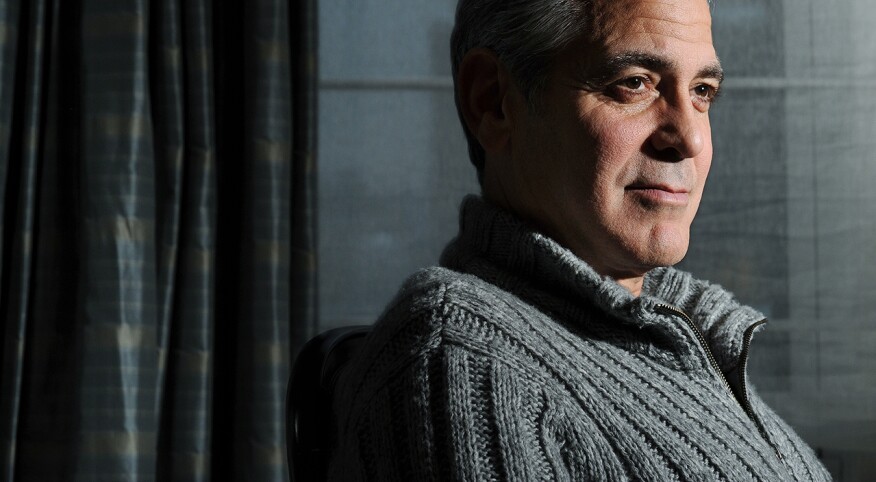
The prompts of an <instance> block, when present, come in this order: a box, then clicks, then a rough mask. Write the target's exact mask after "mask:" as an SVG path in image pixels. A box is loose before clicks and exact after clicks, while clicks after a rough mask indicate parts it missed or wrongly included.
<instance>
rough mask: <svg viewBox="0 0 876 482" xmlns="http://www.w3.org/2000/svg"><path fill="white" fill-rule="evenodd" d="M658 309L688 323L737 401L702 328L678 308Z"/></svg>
mask: <svg viewBox="0 0 876 482" xmlns="http://www.w3.org/2000/svg"><path fill="white" fill-rule="evenodd" d="M656 309H657V310H658V311H661V312H663V314H665V315H678V316H680V317H681V318H682V319H683V320H684V321H685V323H687V326H688V327H689V328H690V329H691V331H693V333H694V335H696V337H697V341H699V343H700V346H701V347H702V348H703V351H704V352H705V353H706V358H708V359H709V364H710V365H712V368H713V369H714V370H715V373H717V374H718V378H720V379H721V383H723V384H724V387H726V388H727V391H728V392H730V395H732V396H733V399H734V400H736V394H734V393H733V389H732V388H730V382H728V381H727V377H726V376H724V372H722V371H721V367H720V366H719V365H718V360H715V355H713V354H712V349H711V348H709V344H708V343H706V337H705V336H703V332H702V330H700V327H699V326H697V324H696V323H694V321H693V320H692V319H690V316H687V313H685V312H683V311H681V310H679V309H678V308H676V307H674V306H672V305H667V304H665V303H661V304H659V305H657V308H656ZM749 342H750V340H749ZM744 353H745V354H746V355H747V354H748V352H747V350H745V352H744ZM746 398H747V397H746ZM737 402H738V400H737ZM742 408H743V410H745V411H746V413H748V409H747V408H746V407H745V406H743V407H742ZM750 415H751V414H750V413H749V416H750Z"/></svg>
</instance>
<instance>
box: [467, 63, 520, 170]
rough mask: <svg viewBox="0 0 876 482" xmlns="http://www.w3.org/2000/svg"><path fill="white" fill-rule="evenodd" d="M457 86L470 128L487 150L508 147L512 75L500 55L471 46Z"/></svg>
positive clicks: (491, 152) (489, 151) (495, 150)
mask: <svg viewBox="0 0 876 482" xmlns="http://www.w3.org/2000/svg"><path fill="white" fill-rule="evenodd" d="M456 88H457V92H456V95H458V96H459V109H460V112H461V114H462V117H463V120H464V121H465V124H466V127H468V130H469V132H471V133H472V135H473V136H474V137H475V138H476V139H477V140H478V142H480V144H481V147H483V148H484V151H486V152H487V153H489V154H497V153H499V152H501V151H502V150H504V149H505V148H506V147H507V146H508V142H509V140H510V137H511V120H512V119H511V116H510V115H509V114H510V112H509V111H508V110H509V108H510V106H511V103H510V102H508V98H507V97H508V95H509V93H510V89H511V76H510V75H509V73H508V71H507V70H506V69H505V67H504V66H503V65H502V62H501V61H500V60H499V58H498V56H496V54H495V53H494V52H493V51H492V50H489V49H485V48H476V49H472V50H470V51H469V52H468V53H467V54H466V55H465V58H463V59H462V62H460V64H459V70H458V72H457V78H456Z"/></svg>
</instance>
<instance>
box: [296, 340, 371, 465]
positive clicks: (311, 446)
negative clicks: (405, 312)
mask: <svg viewBox="0 0 876 482" xmlns="http://www.w3.org/2000/svg"><path fill="white" fill-rule="evenodd" d="M370 331H371V327H370V326H347V327H343V328H335V329H333V330H329V331H326V332H325V333H322V334H320V335H317V336H316V337H314V338H313V339H311V340H310V341H308V342H307V343H306V344H305V345H304V347H303V348H301V351H300V352H299V353H298V357H297V358H296V359H295V365H294V366H293V368H292V375H291V376H290V377H289V385H288V386H287V388H286V456H287V458H288V462H289V473H290V475H291V476H292V480H293V481H296V482H307V481H315V480H325V479H326V476H327V475H328V463H329V460H330V458H331V455H332V446H333V442H334V441H333V437H334V435H335V427H334V423H335V421H334V413H333V411H332V408H333V404H332V400H333V393H334V388H335V383H336V382H337V376H338V374H339V373H340V369H341V368H342V367H343V366H344V365H346V364H347V362H349V361H350V358H352V356H353V354H354V353H355V352H356V350H357V349H358V348H359V347H360V346H361V344H362V341H363V340H364V339H365V335H367V334H368V333H369V332H370Z"/></svg>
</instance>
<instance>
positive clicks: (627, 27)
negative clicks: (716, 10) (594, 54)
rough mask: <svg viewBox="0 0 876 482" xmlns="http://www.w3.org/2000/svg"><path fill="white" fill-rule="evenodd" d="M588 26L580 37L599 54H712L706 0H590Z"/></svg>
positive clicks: (710, 26) (710, 30)
mask: <svg viewBox="0 0 876 482" xmlns="http://www.w3.org/2000/svg"><path fill="white" fill-rule="evenodd" d="M588 27H589V28H588V29H587V33H586V34H585V35H584V38H583V39H581V40H582V41H584V43H585V44H587V45H588V47H589V49H591V50H596V51H599V52H600V53H603V54H609V55H611V54H617V53H622V52H624V51H631V50H635V51H639V52H651V53H655V54H661V53H667V54H673V56H676V57H678V56H681V57H702V56H705V57H709V56H710V57H712V58H714V57H715V52H714V47H713V46H712V17H711V12H710V11H709V4H708V1H707V0H593V4H592V10H591V22H590V25H589V26H588ZM700 60H702V59H700Z"/></svg>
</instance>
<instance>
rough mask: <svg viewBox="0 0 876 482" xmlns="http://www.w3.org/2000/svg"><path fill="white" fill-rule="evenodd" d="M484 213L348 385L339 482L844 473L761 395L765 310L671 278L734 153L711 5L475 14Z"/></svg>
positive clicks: (459, 63)
mask: <svg viewBox="0 0 876 482" xmlns="http://www.w3.org/2000/svg"><path fill="white" fill-rule="evenodd" d="M456 21H457V23H456V27H455V30H454V34H453V39H452V42H451V43H452V46H451V47H452V50H453V66H454V81H455V86H456V95H457V106H458V109H459V113H460V117H461V119H462V121H463V124H464V128H465V131H466V135H467V136H468V139H469V143H470V153H471V157H472V161H473V162H474V163H475V165H476V166H477V168H478V175H479V178H480V179H481V183H482V187H483V198H478V197H470V198H468V199H466V200H465V202H464V203H463V206H462V212H461V221H460V233H459V236H458V237H457V238H456V239H455V240H454V241H453V242H452V243H451V244H450V245H449V246H448V247H447V249H446V250H445V252H444V253H443V255H442V257H441V265H442V267H440V268H431V269H428V270H424V271H422V272H420V273H418V274H416V275H415V276H413V277H412V278H411V279H409V280H408V282H407V283H406V284H405V286H404V287H403V288H402V290H401V292H400V293H399V295H398V296H397V297H396V299H395V300H394V301H393V302H392V303H391V304H390V306H389V307H388V308H387V310H386V312H385V313H384V315H383V316H382V318H381V320H380V321H379V322H378V323H377V324H376V325H375V327H374V330H373V332H372V333H371V336H370V338H369V340H368V343H367V345H366V347H365V348H364V349H363V350H362V352H361V353H360V356H358V357H357V358H356V361H355V363H354V366H353V367H352V368H351V369H350V371H348V372H347V373H346V374H345V376H344V378H343V382H344V383H343V385H344V387H345V388H344V390H345V391H344V393H343V395H342V397H341V400H340V401H339V403H338V410H339V413H340V414H341V417H340V420H339V445H340V446H339V450H338V454H337V456H336V457H335V459H334V464H333V467H332V476H333V477H334V478H336V479H339V480H347V479H356V480H358V479H367V480H527V481H528V480H576V481H578V480H610V481H614V480H654V481H664V480H703V481H706V480H708V481H712V480H763V481H775V480H828V479H829V478H830V477H829V475H828V473H827V472H826V471H825V469H824V467H823V466H822V465H821V463H819V461H818V459H817V458H816V456H815V454H814V453H813V452H812V451H811V450H810V448H809V447H807V446H806V444H805V443H804V442H803V441H801V440H800V438H799V437H798V436H797V435H796V434H795V433H794V431H793V430H792V429H791V428H790V427H789V426H788V425H786V424H785V423H784V422H783V421H782V420H781V419H780V418H779V417H778V416H777V415H776V414H775V413H774V412H773V411H772V410H771V409H770V408H768V407H767V406H766V405H765V404H764V402H763V401H762V400H761V399H760V398H759V397H758V396H757V394H756V393H754V391H753V390H752V388H751V386H750V385H749V384H748V382H747V379H746V360H747V354H748V350H749V343H750V341H751V338H752V335H753V333H754V331H755V330H756V329H757V328H758V327H760V326H761V325H762V324H763V322H764V320H763V316H762V315H760V314H759V313H757V312H756V311H755V310H753V309H752V308H749V307H746V306H743V305H741V304H739V303H738V302H737V301H735V300H734V299H733V297H732V296H731V295H730V294H729V293H727V292H726V291H724V290H723V289H722V288H720V287H719V286H715V285H711V284H709V283H706V282H703V281H698V280H696V279H693V278H692V277H691V276H690V275H688V274H687V273H683V272H680V271H677V270H674V269H672V268H670V267H669V266H671V265H673V264H675V263H677V262H678V261H680V260H681V259H682V258H683V257H684V255H685V252H686V251H687V247H688V238H689V228H690V224H691V221H692V220H693V217H694V214H695V213H696V210H697V207H698V205H699V202H700V197H701V195H702V193H703V186H704V184H705V180H706V176H707V174H708V171H709V166H710V163H711V159H712V143H711V134H710V126H709V108H710V106H711V104H712V102H714V100H715V98H716V96H717V95H718V92H719V90H720V86H721V81H722V77H723V76H722V70H721V66H720V64H719V62H718V58H717V56H716V54H715V50H714V48H713V46H712V37H711V17H710V11H709V5H708V3H707V1H706V0H592V1H588V0H517V1H508V0H461V1H460V3H459V5H458V8H457V20H456Z"/></svg>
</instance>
